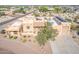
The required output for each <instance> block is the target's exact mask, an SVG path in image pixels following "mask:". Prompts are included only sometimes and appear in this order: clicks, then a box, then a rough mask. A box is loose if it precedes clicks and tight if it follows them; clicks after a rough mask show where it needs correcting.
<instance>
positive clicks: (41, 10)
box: [39, 6, 48, 12]
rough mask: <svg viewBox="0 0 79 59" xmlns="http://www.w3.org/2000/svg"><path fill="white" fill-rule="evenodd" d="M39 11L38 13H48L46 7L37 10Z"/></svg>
mask: <svg viewBox="0 0 79 59" xmlns="http://www.w3.org/2000/svg"><path fill="white" fill-rule="evenodd" d="M39 11H40V12H47V11H48V8H47V7H46V6H41V7H40V8H39Z"/></svg>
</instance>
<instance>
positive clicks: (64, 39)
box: [51, 33, 79, 54]
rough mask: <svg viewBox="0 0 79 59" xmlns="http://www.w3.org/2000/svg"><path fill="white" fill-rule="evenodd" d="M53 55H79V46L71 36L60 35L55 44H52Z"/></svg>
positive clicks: (66, 34) (67, 34)
mask: <svg viewBox="0 0 79 59" xmlns="http://www.w3.org/2000/svg"><path fill="white" fill-rule="evenodd" d="M51 46H52V49H53V53H57V54H75V53H76V54H78V53H79V45H77V43H76V42H75V41H74V40H73V38H72V37H71V34H69V33H64V34H62V35H58V37H57V38H56V40H55V41H54V42H51Z"/></svg>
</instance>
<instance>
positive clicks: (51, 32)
mask: <svg viewBox="0 0 79 59" xmlns="http://www.w3.org/2000/svg"><path fill="white" fill-rule="evenodd" d="M56 35H57V31H56V30H55V29H52V26H51V24H50V23H47V24H46V26H45V28H43V29H42V30H40V32H38V35H37V36H36V40H37V42H38V43H39V44H40V46H41V45H45V43H46V42H48V40H51V39H53V40H54V39H55V37H56Z"/></svg>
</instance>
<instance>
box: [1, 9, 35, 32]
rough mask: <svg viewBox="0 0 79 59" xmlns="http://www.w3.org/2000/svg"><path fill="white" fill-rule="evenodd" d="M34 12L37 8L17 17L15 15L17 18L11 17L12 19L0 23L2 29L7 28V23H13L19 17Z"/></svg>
mask: <svg viewBox="0 0 79 59" xmlns="http://www.w3.org/2000/svg"><path fill="white" fill-rule="evenodd" d="M33 12H35V10H34V11H32V12H29V13H26V14H24V15H21V16H17V17H15V18H13V19H10V20H7V21H4V22H1V23H0V31H1V30H3V28H5V27H6V26H7V25H9V24H11V23H13V22H15V21H17V19H18V18H21V17H24V16H26V15H28V14H31V13H33Z"/></svg>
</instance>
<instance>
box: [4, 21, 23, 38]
mask: <svg viewBox="0 0 79 59" xmlns="http://www.w3.org/2000/svg"><path fill="white" fill-rule="evenodd" d="M5 30H6V34H7V35H9V36H18V37H19V36H20V34H21V32H22V22H21V21H17V22H15V23H13V24H12V25H11V26H8V27H7V28H5Z"/></svg>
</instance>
